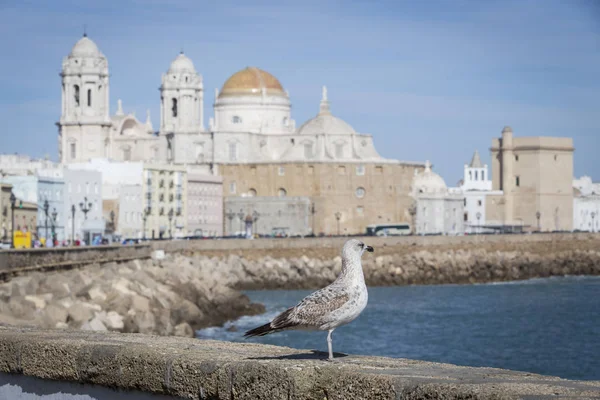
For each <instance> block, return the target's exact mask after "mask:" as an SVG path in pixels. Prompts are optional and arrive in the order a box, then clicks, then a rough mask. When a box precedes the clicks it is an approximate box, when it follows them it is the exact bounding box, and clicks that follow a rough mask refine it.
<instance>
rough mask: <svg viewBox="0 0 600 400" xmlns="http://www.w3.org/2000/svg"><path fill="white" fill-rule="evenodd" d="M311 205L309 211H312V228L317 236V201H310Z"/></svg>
mask: <svg viewBox="0 0 600 400" xmlns="http://www.w3.org/2000/svg"><path fill="white" fill-rule="evenodd" d="M309 207H310V208H309V209H308V211H309V212H310V216H311V220H310V222H311V225H312V228H311V229H312V234H313V235H315V236H316V235H317V234H316V232H315V213H316V212H317V209H316V208H315V203H314V202H312V203H310V206H309Z"/></svg>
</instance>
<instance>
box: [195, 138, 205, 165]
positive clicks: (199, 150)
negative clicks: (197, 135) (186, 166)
mask: <svg viewBox="0 0 600 400" xmlns="http://www.w3.org/2000/svg"><path fill="white" fill-rule="evenodd" d="M196 161H197V162H199V163H202V162H204V143H196Z"/></svg>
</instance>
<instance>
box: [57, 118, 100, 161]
mask: <svg viewBox="0 0 600 400" xmlns="http://www.w3.org/2000/svg"><path fill="white" fill-rule="evenodd" d="M61 129H62V132H61V140H62V146H63V149H62V151H61V162H62V163H73V162H85V161H88V160H89V159H92V158H103V157H105V154H106V144H105V140H106V137H107V136H108V127H106V126H101V125H65V126H62V127H61ZM73 145H74V146H75V147H73Z"/></svg>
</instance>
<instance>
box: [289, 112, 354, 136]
mask: <svg viewBox="0 0 600 400" xmlns="http://www.w3.org/2000/svg"><path fill="white" fill-rule="evenodd" d="M323 133H327V134H330V135H354V134H356V131H355V130H354V128H352V127H351V126H350V124H348V123H347V122H346V121H344V120H343V119H340V118H338V117H334V116H333V115H331V114H319V115H317V116H316V117H314V118H312V119H309V120H308V121H306V122H305V123H304V124H302V126H301V127H300V128H299V129H298V134H301V135H316V134H323Z"/></svg>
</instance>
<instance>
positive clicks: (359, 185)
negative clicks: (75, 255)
mask: <svg viewBox="0 0 600 400" xmlns="http://www.w3.org/2000/svg"><path fill="white" fill-rule="evenodd" d="M61 78H62V113H61V117H60V121H59V122H58V123H57V125H58V128H59V135H58V137H59V156H60V161H61V163H64V164H69V163H81V162H87V161H89V160H91V159H97V158H103V159H110V160H114V161H152V162H161V163H167V164H177V165H182V166H186V168H187V169H188V171H190V172H193V173H202V174H212V175H220V176H222V177H223V195H224V197H225V200H226V201H227V200H232V199H234V198H241V197H257V198H258V197H260V198H262V199H264V201H268V200H269V199H270V198H276V199H279V200H281V198H286V197H290V198H295V199H298V198H304V199H305V200H306V201H305V203H306V204H308V208H307V209H306V210H303V211H302V212H303V213H304V214H307V215H303V217H306V218H310V221H309V220H308V219H307V221H308V222H307V227H306V232H305V233H311V232H312V233H315V234H319V233H324V234H334V233H336V229H337V232H338V233H345V234H356V233H361V232H364V231H365V228H366V226H367V225H369V224H377V223H389V222H393V223H396V222H408V221H410V219H411V217H410V214H409V211H408V210H409V209H410V208H411V206H412V205H413V202H414V199H413V197H412V196H411V185H412V181H413V177H414V176H415V174H416V173H418V172H422V171H423V170H424V168H425V164H424V163H421V162H402V161H398V160H393V159H386V158H383V157H381V156H380V155H379V154H378V152H377V150H376V149H375V146H374V143H373V137H372V136H371V135H369V134H362V133H358V132H356V131H355V130H354V129H353V128H352V126H351V125H350V124H348V123H347V122H345V121H343V120H342V119H340V118H337V117H336V116H334V115H333V114H332V111H331V106H330V102H329V99H328V94H327V89H326V88H325V87H323V92H322V98H321V102H320V104H319V105H318V107H315V111H316V115H315V117H314V118H312V119H310V120H308V121H306V122H305V123H303V124H301V125H300V126H298V127H297V126H296V123H295V121H294V120H293V118H292V113H291V101H290V96H289V93H288V92H287V91H286V90H285V89H284V87H283V85H282V84H281V82H280V81H279V80H278V79H277V78H276V77H274V76H273V75H271V74H270V73H268V72H266V71H264V70H262V69H259V68H256V67H247V68H245V69H242V70H240V71H238V72H236V73H234V74H233V75H232V76H231V77H230V78H229V79H227V81H226V82H225V83H224V84H223V86H222V87H221V89H220V90H218V89H217V90H216V91H215V103H214V106H213V116H212V117H210V118H209V119H208V123H206V121H205V115H204V84H203V81H202V76H201V75H200V74H199V73H198V72H197V71H196V69H195V67H194V64H193V62H192V60H190V59H189V58H188V57H187V56H186V55H185V54H183V52H182V53H181V54H179V55H178V56H177V57H176V58H175V59H174V60H173V61H172V62H171V65H170V66H169V68H168V69H167V70H166V72H165V73H164V74H163V75H162V77H161V86H160V105H161V107H160V126H159V128H158V130H155V129H154V128H153V126H152V123H151V121H150V115H148V116H147V119H146V121H145V122H142V121H139V120H138V119H137V118H136V117H135V116H134V115H132V114H125V113H124V112H123V109H122V105H121V101H120V100H119V102H118V107H117V110H116V112H115V113H114V114H113V115H111V114H110V110H109V69H108V60H107V58H106V57H105V56H104V54H103V53H102V52H101V51H100V50H99V48H98V46H97V45H96V44H95V43H94V42H93V41H92V40H91V39H90V38H88V37H87V36H86V35H84V36H83V37H82V38H81V39H80V40H79V41H78V42H77V43H76V44H75V45H74V46H73V48H72V50H71V52H70V53H69V55H68V56H67V57H65V58H64V60H63V65H62V73H61ZM315 106H316V105H315ZM257 200H258V199H257ZM296 203H297V202H296ZM296 203H294V204H296ZM226 204H233V205H232V207H234V206H235V207H237V205H235V204H234V203H226ZM244 204H247V203H244ZM290 204H292V203H290ZM238 208H239V207H238ZM234 211H235V212H237V211H238V210H237V209H236V210H234ZM224 212H227V210H224ZM231 212H233V211H231ZM242 212H243V213H244V214H246V213H247V214H249V215H251V214H252V210H250V209H248V210H242ZM308 214H310V215H308ZM244 218H245V217H244ZM240 219H242V218H240ZM265 227H266V225H265ZM265 229H266V228H265Z"/></svg>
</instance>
